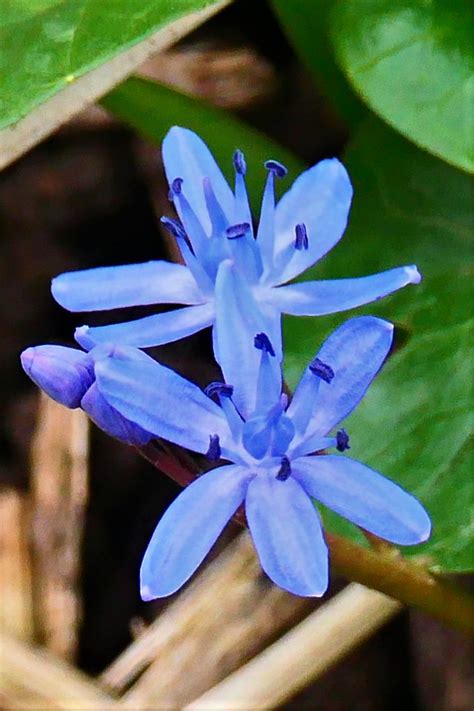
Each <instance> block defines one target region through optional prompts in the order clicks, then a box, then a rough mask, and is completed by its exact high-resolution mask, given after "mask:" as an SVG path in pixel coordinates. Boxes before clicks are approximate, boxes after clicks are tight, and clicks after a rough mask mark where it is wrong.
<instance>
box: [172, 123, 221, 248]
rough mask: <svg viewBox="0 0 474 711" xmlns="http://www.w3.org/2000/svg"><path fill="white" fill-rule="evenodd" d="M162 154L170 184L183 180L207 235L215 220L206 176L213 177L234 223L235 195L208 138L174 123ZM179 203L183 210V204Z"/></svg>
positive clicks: (218, 198) (218, 195)
mask: <svg viewBox="0 0 474 711" xmlns="http://www.w3.org/2000/svg"><path fill="white" fill-rule="evenodd" d="M162 153H163V162H164V164H165V171H166V177H167V178H168V182H169V184H170V185H171V184H172V183H173V180H175V178H182V179H183V183H182V191H183V193H184V195H185V196H186V198H187V199H188V201H189V204H190V205H191V207H192V208H193V210H194V212H195V213H196V215H197V217H198V218H199V220H200V222H201V224H202V226H203V227H204V229H205V231H206V232H207V234H210V233H211V221H210V219H209V214H208V211H207V207H206V200H205V198H204V190H203V184H202V181H203V178H209V179H210V181H211V183H212V187H213V189H214V192H215V194H216V197H217V200H218V201H219V204H220V206H221V208H222V209H223V211H224V213H225V215H226V217H227V219H228V220H229V224H230V223H231V222H232V219H233V213H234V195H233V193H232V190H231V189H230V187H229V185H228V183H227V181H226V179H225V178H224V176H223V175H222V172H221V170H220V168H219V166H218V165H217V163H216V161H215V160H214V157H213V155H212V153H211V152H210V150H209V148H208V147H207V146H206V144H205V143H204V141H203V140H202V139H201V138H199V136H197V135H196V134H195V133H194V132H193V131H190V130H189V129H187V128H181V127H180V126H173V128H171V129H170V130H169V131H168V133H167V135H166V136H165V138H164V141H163V148H162ZM175 202H176V208H177V210H178V212H179V209H180V208H179V203H178V201H175ZM191 241H192V237H191Z"/></svg>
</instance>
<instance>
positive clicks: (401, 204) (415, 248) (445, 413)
mask: <svg viewBox="0 0 474 711" xmlns="http://www.w3.org/2000/svg"><path fill="white" fill-rule="evenodd" d="M345 162H346V165H347V167H348V170H349V173H350V175H351V178H352V180H353V182H354V187H355V198H354V206H353V210H352V214H351V220H350V225H349V228H348V230H347V233H346V235H345V237H344V238H343V239H342V240H341V242H340V244H339V245H338V246H337V247H336V248H335V249H334V250H333V252H332V253H331V254H330V255H329V256H328V257H327V258H326V259H325V260H324V261H323V262H322V263H321V264H320V265H317V266H316V267H314V268H313V269H312V270H310V271H309V272H307V273H306V274H305V275H304V279H305V280H306V279H309V278H311V277H313V278H331V277H342V276H361V275H363V274H369V273H372V272H375V271H379V270H382V269H387V268H390V267H393V266H397V265H402V264H410V263H416V264H417V265H418V267H419V268H420V271H421V272H422V273H423V275H424V279H423V281H422V283H421V284H420V285H419V286H416V287H414V286H409V287H407V288H405V289H404V290H403V291H401V292H399V293H397V294H394V295H393V296H391V297H389V298H387V299H383V300H381V301H379V302H377V303H375V304H369V305H368V306H366V307H364V308H363V309H358V310H357V311H356V312H351V314H348V316H349V315H351V316H352V315H355V314H356V313H357V314H360V313H372V314H374V315H379V316H382V317H385V318H388V319H389V320H391V321H393V322H394V323H395V324H396V325H397V327H398V329H397V330H398V335H399V337H398V339H397V343H398V347H397V349H396V352H395V353H394V355H392V356H391V358H390V359H389V361H388V363H387V364H386V366H385V367H384V369H383V371H382V373H381V374H380V375H379V376H378V378H377V379H376V380H375V381H374V383H373V385H372V386H371V388H370V389H369V392H368V394H367V396H366V397H365V398H364V400H363V402H362V403H361V405H360V406H359V407H358V408H357V410H356V411H355V413H353V414H352V415H351V417H350V418H349V419H348V420H347V423H346V425H345V426H346V427H347V429H348V431H349V434H350V435H351V447H352V448H351V451H350V455H351V456H353V457H354V458H356V459H360V460H361V461H363V462H365V463H367V464H368V465H370V466H372V467H373V468H375V469H377V470H379V471H381V472H382V473H384V474H385V475H387V476H389V477H390V478H392V479H394V480H395V481H397V482H398V483H400V484H401V485H402V486H404V487H405V488H406V489H407V490H408V491H410V492H412V493H413V494H415V495H416V496H418V497H419V498H420V499H421V500H422V502H423V503H424V504H425V506H426V508H427V509H428V511H429V513H430V515H431V517H432V521H433V535H432V537H431V539H430V541H429V542H427V543H426V544H424V545H423V546H415V547H413V548H407V549H406V550H405V551H404V552H405V553H406V554H407V555H415V556H419V555H426V556H429V557H430V559H431V561H432V564H433V567H434V569H435V570H439V571H442V572H448V571H451V572H453V571H467V570H471V569H472V568H474V560H473V555H472V550H473V545H474V541H473V538H474V525H473V513H474V512H473V507H472V505H470V504H472V502H474V490H473V485H472V464H473V462H472V453H471V456H469V451H470V450H469V441H468V438H469V433H470V431H472V430H471V426H472V421H471V414H470V413H471V412H472V395H473V388H472V386H470V384H472V334H473V329H472V327H473V323H472V321H471V320H470V319H471V318H472V303H473V287H472V268H471V269H470V268H469V265H470V264H472V253H473V240H472V235H473V232H474V230H473V227H474V225H473V213H472V199H471V196H472V188H473V183H474V181H473V180H472V179H471V178H470V176H468V175H466V174H465V173H462V172H460V171H458V170H456V169H454V168H452V167H451V166H449V165H447V164H446V163H442V162H441V161H439V160H438V159H436V158H433V157H432V156H430V155H429V154H427V153H424V152H422V151H420V150H419V149H417V148H416V147H415V146H414V145H413V144H411V143H409V142H408V141H406V140H405V139H403V138H402V137H401V136H400V135H398V134H396V133H395V132H393V131H391V130H390V129H389V128H387V127H385V126H383V125H382V124H381V123H380V122H376V121H375V120H372V121H370V122H368V123H367V124H366V125H365V126H364V128H363V129H362V130H361V131H360V133H359V135H358V137H357V138H356V140H355V141H354V142H353V144H352V146H351V147H350V150H349V151H348V153H347V156H346V161H345ZM344 318H345V315H344V314H336V315H334V316H329V317H324V318H319V319H318V320H317V321H316V320H315V319H309V318H304V319H302V318H299V319H297V318H287V319H286V323H285V337H286V376H287V380H288V381H289V383H290V385H291V386H293V387H294V385H295V384H296V382H297V380H298V379H299V376H300V374H301V372H302V370H303V369H304V367H305V366H306V364H307V363H308V361H309V359H310V358H312V357H313V355H314V354H315V352H316V351H317V349H318V347H319V345H320V343H321V341H322V340H323V337H325V336H326V335H328V334H329V332H330V331H331V330H332V329H333V328H334V327H335V326H336V325H338V324H340V323H342V321H343V320H344ZM324 516H325V519H326V522H327V525H328V526H329V527H330V528H332V530H334V531H336V532H339V533H341V534H343V535H348V534H349V535H351V536H353V537H354V538H356V539H357V540H358V541H360V533H359V532H357V531H356V529H355V528H353V527H349V526H348V525H347V523H342V522H341V519H339V518H338V517H337V516H336V515H334V514H328V513H327V512H324Z"/></svg>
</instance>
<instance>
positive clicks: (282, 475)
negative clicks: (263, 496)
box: [276, 457, 291, 481]
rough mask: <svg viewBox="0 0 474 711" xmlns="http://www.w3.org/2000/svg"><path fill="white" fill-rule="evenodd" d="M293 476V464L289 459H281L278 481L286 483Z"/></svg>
mask: <svg viewBox="0 0 474 711" xmlns="http://www.w3.org/2000/svg"><path fill="white" fill-rule="evenodd" d="M290 474H291V464H290V460H289V459H288V457H282V458H281V466H280V469H279V471H278V474H277V475H276V478H277V479H278V481H286V480H287V479H288V477H289V476H290Z"/></svg>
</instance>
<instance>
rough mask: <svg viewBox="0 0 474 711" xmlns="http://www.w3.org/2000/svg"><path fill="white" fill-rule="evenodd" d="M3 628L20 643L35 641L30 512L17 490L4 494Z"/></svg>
mask: <svg viewBox="0 0 474 711" xmlns="http://www.w3.org/2000/svg"><path fill="white" fill-rule="evenodd" d="M0 521H1V522H2V523H1V528H0V625H1V627H2V629H4V630H6V631H7V632H8V633H10V634H12V635H15V637H18V638H19V639H23V640H29V639H32V637H33V634H34V632H33V614H32V609H33V607H32V599H31V590H32V586H31V558H30V551H29V548H28V535H27V531H28V528H29V511H28V504H27V501H26V496H25V495H24V494H23V493H20V492H19V491H16V490H15V489H5V490H4V491H2V492H1V493H0Z"/></svg>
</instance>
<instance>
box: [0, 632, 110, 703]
mask: <svg viewBox="0 0 474 711" xmlns="http://www.w3.org/2000/svg"><path fill="white" fill-rule="evenodd" d="M0 690H1V693H2V695H3V696H4V697H6V699H7V700H8V701H10V698H11V699H12V700H13V708H29V709H44V710H45V711H46V709H57V710H62V709H64V710H68V711H69V710H70V709H77V711H85V710H86V709H95V710H97V711H107V710H108V709H112V708H116V702H115V701H114V699H112V697H111V696H108V695H107V694H106V693H105V692H104V691H102V690H101V689H100V688H99V687H98V686H97V685H96V684H94V683H92V682H91V681H90V680H89V679H87V677H85V676H83V675H82V674H81V673H80V672H78V671H76V670H75V669H74V668H73V667H71V666H69V665H68V664H67V663H66V662H64V661H62V660H60V659H56V658H55V657H53V655H51V654H48V653H47V652H45V651H44V650H37V649H34V648H33V647H30V646H28V645H26V644H24V643H22V642H19V641H18V640H15V639H13V638H12V637H9V636H8V635H5V634H3V633H2V632H0ZM8 708H11V706H10V705H9V706H8Z"/></svg>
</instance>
